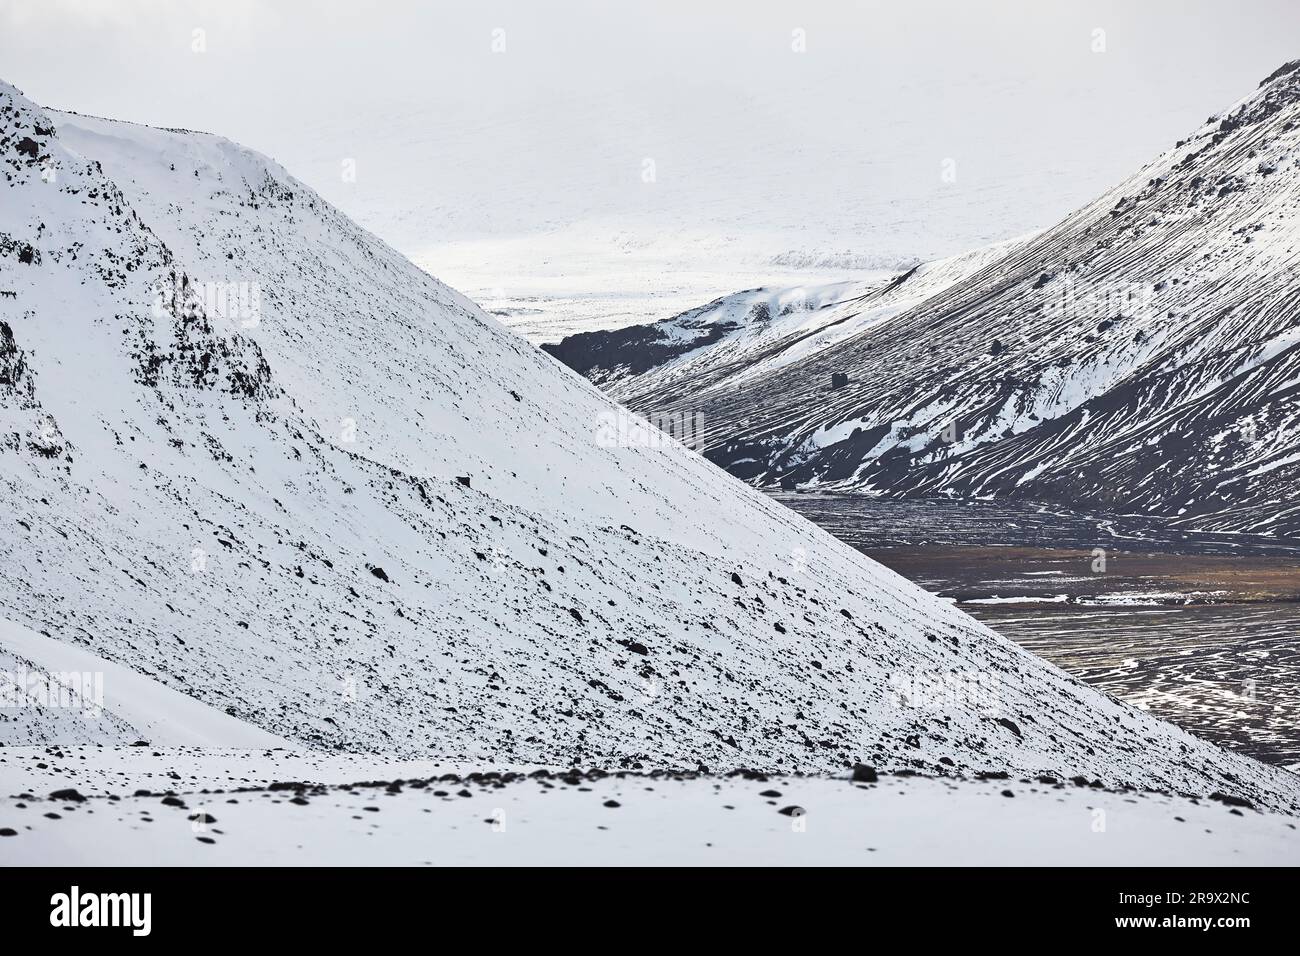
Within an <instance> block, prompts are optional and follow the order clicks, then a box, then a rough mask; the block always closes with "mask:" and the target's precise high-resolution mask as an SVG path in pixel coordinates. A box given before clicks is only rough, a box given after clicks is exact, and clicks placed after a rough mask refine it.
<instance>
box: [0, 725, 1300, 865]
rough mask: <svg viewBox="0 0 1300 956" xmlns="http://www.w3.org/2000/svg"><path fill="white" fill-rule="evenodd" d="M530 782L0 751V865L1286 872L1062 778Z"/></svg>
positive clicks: (410, 765)
mask: <svg viewBox="0 0 1300 956" xmlns="http://www.w3.org/2000/svg"><path fill="white" fill-rule="evenodd" d="M528 771H529V768H517V769H516V771H515V772H514V773H512V774H511V773H508V774H507V775H502V774H499V773H490V772H489V773H488V774H487V775H483V774H480V773H478V772H477V771H471V770H469V769H468V768H464V767H461V768H449V767H447V766H445V765H443V766H439V765H436V764H433V763H425V762H416V761H405V762H393V761H386V760H384V759H382V758H378V757H376V758H367V757H361V756H347V755H329V754H314V753H304V752H298V751H284V750H273V751H235V750H225V751H220V750H201V749H196V748H188V749H176V750H153V749H152V748H148V747H137V748H108V747H102V748H98V747H88V748H56V747H51V748H34V747H30V748H25V747H15V748H7V749H6V751H5V752H4V755H3V760H2V761H0V792H3V793H6V794H13V796H8V797H5V798H4V799H0V834H5V835H0V864H10V865H35V866H55V865H103V864H113V865H132V864H140V865H145V864H148V865H237V864H254V865H255V864H276V865H319V864H349V865H370V864H374V865H410V866H444V865H473V866H501V865H522V864H550V865H564V866H574V865H601V866H632V865H674V864H683V865H700V864H703V865H710V864H717V865H723V864H726V865H773V864H776V865H801V864H803V865H881V866H913V865H958V866H961V865H990V864H993V865H1153V864H1159V865H1174V866H1182V865H1207V866H1208V865H1295V864H1297V863H1300V831H1298V830H1297V829H1296V823H1297V819H1296V818H1292V817H1288V816H1283V815H1278V814H1272V813H1260V812H1257V811H1256V810H1254V809H1251V808H1249V807H1243V808H1237V807H1230V806H1227V805H1224V804H1222V803H1220V802H1217V801H1211V800H1205V799H1202V800H1193V799H1185V798H1180V797H1171V796H1165V795H1160V794H1154V793H1138V792H1110V791H1104V790H1100V789H1093V788H1090V787H1087V786H1078V785H1076V784H1073V783H1070V782H1068V781H1067V782H1064V783H1060V784H1058V783H1044V782H1040V781H1028V780H983V781H971V780H965V781H956V780H948V779H938V778H920V777H898V776H881V777H880V779H879V780H878V781H877V782H872V783H854V782H852V781H851V780H848V779H831V778H826V777H782V776H777V775H771V776H762V775H754V774H751V775H740V774H737V775H732V776H704V775H696V774H673V773H666V774H618V775H606V774H603V773H587V774H579V773H578V772H576V771H563V770H561V771H555V772H550V771H538V772H532V773H530V775H525V773H526V772H528ZM471 773H474V774H475V776H470V775H469V774H471ZM277 779H278V780H282V781H283V780H294V781H304V782H303V783H297V784H285V783H280V784H278V785H276V786H271V782H272V781H274V780H277ZM350 780H365V781H367V782H365V783H348V782H347V781H350ZM308 781H309V782H308ZM68 789H72V790H75V791H76V792H75V793H67V792H63V793H59V794H58V795H57V796H56V795H55V793H57V792H58V791H66V790H68Z"/></svg>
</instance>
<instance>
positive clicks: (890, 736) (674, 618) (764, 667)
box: [0, 86, 1296, 807]
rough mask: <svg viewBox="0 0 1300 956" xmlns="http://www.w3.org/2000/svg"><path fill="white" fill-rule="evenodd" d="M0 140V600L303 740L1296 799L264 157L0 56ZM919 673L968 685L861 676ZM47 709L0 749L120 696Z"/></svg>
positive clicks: (106, 727) (13, 725) (1291, 785)
mask: <svg viewBox="0 0 1300 956" xmlns="http://www.w3.org/2000/svg"><path fill="white" fill-rule="evenodd" d="M0 170H3V176H4V182H3V184H0V194H2V195H3V202H2V203H0V292H2V293H3V295H0V317H2V320H3V322H4V325H3V327H0V334H2V335H3V342H0V418H2V420H3V425H2V429H0V430H2V433H3V434H4V435H5V436H6V438H5V440H4V442H3V446H2V448H3V450H0V494H2V495H3V501H4V519H3V521H0V548H2V549H3V550H2V551H0V576H2V578H3V581H4V585H5V586H4V588H3V590H2V591H0V610H2V611H3V614H4V616H5V617H7V618H8V619H9V620H11V621H12V622H14V625H15V626H21V627H27V628H29V629H30V630H31V631H34V632H37V633H38V634H40V635H44V636H46V637H50V638H54V639H57V640H59V641H63V642H66V643H69V644H74V645H77V646H80V647H82V648H84V649H86V650H87V651H88V652H91V653H93V654H94V655H96V656H97V657H99V658H102V659H104V660H105V661H108V662H111V663H114V664H118V665H121V666H123V667H126V668H129V669H130V670H132V671H134V672H136V673H137V674H139V675H141V676H142V677H143V678H148V679H150V680H152V681H155V682H157V683H158V684H161V685H164V686H165V687H166V688H170V689H171V690H173V691H178V692H180V693H183V694H185V695H188V696H190V697H193V698H197V700H198V701H201V702H202V703H204V704H206V705H209V706H210V707H212V708H215V709H217V710H219V711H224V712H225V713H227V714H228V715H230V716H233V717H236V718H238V719H240V720H242V721H244V722H246V723H249V724H253V725H256V726H257V727H260V728H262V729H263V730H264V731H267V732H269V733H272V734H275V735H277V736H278V737H281V738H283V739H286V740H289V741H293V742H296V743H298V744H303V745H310V746H316V747H322V748H354V749H370V750H381V751H385V752H389V753H394V754H406V755H417V754H423V755H426V756H429V755H434V756H438V757H441V758H444V759H451V760H455V759H472V760H480V761H485V762H495V763H498V764H507V763H519V762H532V763H548V764H552V765H554V764H565V765H568V764H580V765H584V766H587V765H593V764H594V765H598V766H603V767H632V768H635V767H638V766H644V767H646V768H647V769H649V768H652V767H662V766H676V767H685V768H688V769H695V768H696V767H697V766H700V765H703V766H707V767H710V768H714V769H717V768H724V769H725V768H730V767H735V766H742V765H743V766H750V767H759V768H766V769H777V768H779V769H781V770H783V771H786V772H793V771H830V770H835V769H838V768H843V767H846V766H849V765H851V764H852V763H853V762H854V761H857V760H863V761H870V762H872V763H874V764H875V765H876V766H879V767H881V768H883V769H903V768H915V769H918V770H923V771H926V772H932V773H953V774H959V773H960V774H972V773H975V772H978V771H982V770H996V771H1002V770H1009V771H1011V772H1018V773H1019V772H1025V773H1037V772H1049V773H1055V774H1058V775H1063V776H1070V775H1073V774H1077V773H1082V774H1087V775H1088V776H1090V777H1096V778H1099V779H1101V780H1103V781H1104V782H1105V783H1107V784H1120V783H1126V784H1130V785H1133V786H1138V787H1142V786H1151V787H1159V788H1161V789H1168V790H1172V791H1177V792H1187V793H1202V794H1205V793H1211V792H1214V791H1223V792H1229V793H1235V794H1240V795H1242V796H1245V797H1247V798H1249V799H1251V800H1252V801H1253V802H1255V803H1256V804H1257V805H1262V806H1275V807H1294V806H1295V805H1296V778H1295V777H1294V776H1293V775H1291V774H1289V773H1287V772H1286V771H1282V770H1279V769H1274V768H1268V767H1264V766H1262V765H1260V764H1257V763H1255V762H1253V761H1251V760H1249V759H1246V758H1242V757H1239V756H1236V755H1232V754H1228V753H1225V752H1223V751H1221V750H1219V749H1217V748H1214V747H1211V746H1208V745H1206V744H1204V743H1203V742H1200V741H1198V740H1196V739H1195V738H1193V737H1191V736H1190V735H1188V734H1186V733H1183V732H1181V731H1179V730H1177V729H1175V728H1173V727H1171V726H1169V725H1166V724H1163V723H1161V722H1159V721H1156V720H1154V719H1152V718H1150V717H1148V716H1146V715H1144V714H1142V713H1140V712H1138V711H1135V710H1133V709H1131V708H1129V707H1126V706H1123V705H1121V704H1119V703H1118V702H1116V701H1114V700H1112V699H1109V698H1106V697H1103V696H1101V695H1099V694H1097V693H1095V692H1093V691H1091V690H1089V689H1088V688H1086V687H1084V686H1083V685H1081V684H1080V683H1079V682H1077V681H1074V680H1072V679H1070V678H1068V677H1067V676H1065V675H1064V674H1062V673H1061V672H1060V671H1058V670H1056V669H1055V668H1053V667H1051V666H1049V665H1047V664H1046V663H1044V662H1042V661H1040V660H1038V659H1037V658H1034V657H1032V656H1030V655H1028V654H1026V653H1024V652H1023V651H1021V650H1019V649H1018V648H1016V647H1015V646H1014V645H1012V644H1011V643H1010V642H1008V641H1005V640H1003V639H1001V638H999V637H998V636H997V635H995V634H993V633H991V632H990V631H989V630H987V629H986V628H984V627H983V626H981V625H979V624H978V623H976V622H975V621H973V620H972V619H970V618H969V617H967V616H965V615H964V614H962V613H961V612H959V611H957V610H955V609H954V608H952V607H949V606H947V605H946V604H944V603H942V602H940V601H938V600H936V599H935V598H933V597H931V596H930V595H928V594H926V593H925V592H924V591H922V590H920V589H919V588H917V587H914V586H913V585H911V584H909V583H908V582H906V581H905V580H903V579H902V578H900V577H898V576H897V575H895V574H893V573H891V572H889V571H887V570H885V569H883V568H881V567H880V566H878V565H876V564H874V563H872V562H871V561H869V560H867V559H866V558H864V557H863V556H862V555H860V554H858V553H857V552H855V551H853V550H852V549H851V548H848V547H846V546H844V545H842V544H841V543H839V542H838V541H836V540H835V539H833V538H831V537H830V536H828V535H826V534H824V533H822V532H820V531H818V530H817V529H816V528H814V527H813V526H812V525H810V524H808V523H807V522H805V521H803V520H802V519H800V518H798V517H797V516H795V515H794V514H792V513H791V512H789V511H788V510H786V509H784V508H783V507H781V506H780V505H777V504H775V503H772V502H769V501H768V500H766V499H765V498H764V497H763V496H762V495H761V494H759V493H758V492H756V491H754V490H752V489H750V488H748V487H747V486H745V485H744V484H742V483H741V482H739V481H737V480H735V479H733V478H731V477H728V476H727V475H725V474H724V473H722V472H721V471H720V470H718V469H716V468H714V467H713V466H712V465H711V464H709V463H708V462H707V461H705V460H704V459H702V458H700V457H698V456H696V455H695V454H693V453H692V452H690V451H688V450H687V449H685V448H684V447H682V446H680V445H677V444H674V443H667V442H660V441H657V440H654V439H653V438H652V437H650V436H649V435H647V434H646V433H644V432H642V433H637V432H636V431H635V430H633V431H632V432H631V433H629V432H628V431H627V430H625V429H621V428H611V427H610V422H611V420H613V419H616V418H617V416H618V415H619V414H620V413H619V410H618V408H617V406H615V405H614V404H613V403H612V402H611V401H610V400H609V399H608V398H607V397H605V396H603V395H602V394H601V393H600V392H598V391H597V390H596V389H595V388H594V387H592V386H591V385H590V384H589V383H588V382H586V381H584V380H583V379H582V378H581V377H579V376H577V375H576V374H574V373H572V372H570V371H569V370H567V369H565V368H563V367H562V366H561V365H559V364H558V363H556V362H555V361H553V360H552V359H551V358H550V357H548V356H546V355H544V354H543V353H541V352H540V351H538V350H536V349H534V348H532V347H531V346H529V345H528V344H527V343H526V342H524V341H523V340H522V339H519V338H518V337H516V336H515V335H513V334H512V333H510V332H509V331H508V330H506V329H505V328H503V327H502V326H501V325H500V324H498V323H497V322H495V321H493V320H492V319H491V318H489V317H487V316H485V315H484V314H483V313H482V312H481V310H479V309H478V308H477V307H476V306H475V305H474V304H473V303H471V302H469V301H468V300H466V299H465V298H463V297H462V296H460V295H458V294H457V293H455V292H454V291H452V290H450V289H448V288H447V287H446V286H444V285H443V284H441V283H439V282H438V281H437V280H435V279H433V278H431V277H430V276H428V275H427V274H425V273H423V272H422V271H420V270H418V269H416V268H415V267H414V266H412V265H411V264H410V263H409V262H407V261H406V260H405V259H403V258H402V257H401V256H400V255H398V254H397V253H395V252H394V251H393V250H391V249H390V248H388V247H387V246H386V245H384V244H383V243H382V242H380V241H378V240H377V239H375V238H374V237H373V236H370V235H369V234H367V233H365V232H364V231H362V230H361V229H360V228H358V227H357V226H356V225H354V224H353V223H352V222H350V221H349V220H348V219H346V218H345V217H344V216H342V215H341V214H340V213H338V212H337V211H336V210H334V209H333V208H331V207H330V206H328V205H327V204H325V203H324V202H323V201H322V200H321V199H320V198H319V197H318V196H316V195H315V194H314V193H313V192H312V191H311V190H309V189H307V188H306V187H304V186H303V185H302V184H301V183H299V182H297V181H296V180H294V179H293V178H292V177H290V176H289V175H288V174H287V173H286V172H285V171H284V170H283V169H281V168H280V167H278V166H277V165H276V164H275V163H273V162H271V161H269V160H267V159H265V158H263V157H260V156H258V155H256V154H254V153H252V152H250V151H248V150H245V149H242V148H240V147H238V146H236V145H234V144H232V143H230V142H228V141H226V140H223V139H220V138H218V137H214V136H209V135H204V134H197V133H190V132H184V131H166V130H155V129H148V128H144V127H140V126H135V125H130V124H126V123H116V122H109V121H105V120H98V119H87V118H84V117H79V116H71V115H63V114H57V113H50V112H45V111H42V110H41V109H39V108H38V107H36V106H34V105H33V104H31V103H30V102H29V101H27V100H26V99H25V98H24V97H23V96H21V95H20V94H19V93H18V92H17V91H15V90H14V89H13V88H11V87H7V86H6V87H2V88H0ZM218 287H219V291H220V292H221V293H222V295H223V296H224V297H225V298H224V301H223V300H222V298H221V296H218V295H216V294H215V293H214V291H213V290H214V288H218ZM611 434H612V436H613V437H612V438H611ZM462 477H463V478H464V479H465V481H461V480H460V478H462ZM29 644H30V647H36V645H35V644H31V643H30V642H29ZM0 650H3V651H4V653H5V654H6V657H5V660H7V661H9V662H10V663H9V664H8V665H7V666H9V667H14V666H19V665H22V664H24V660H25V658H24V652H23V650H22V649H21V648H16V647H9V648H5V647H4V645H3V643H2V642H0ZM33 653H35V651H33ZM27 663H29V664H31V665H33V666H43V665H42V664H41V662H40V661H28V662H27ZM953 677H956V678H958V680H957V682H956V683H957V686H958V687H959V688H966V689H967V690H961V691H960V692H957V693H951V692H944V693H940V694H937V695H936V694H932V693H928V692H926V693H921V694H917V695H913V696H912V697H910V698H909V699H910V700H912V701H913V702H914V703H917V705H918V706H915V707H904V706H899V705H898V702H897V696H898V695H897V694H896V693H895V691H896V690H897V689H898V687H900V686H904V687H908V688H912V689H915V687H916V686H917V685H918V684H919V685H921V686H924V687H932V686H934V685H935V682H936V681H942V680H946V679H949V678H953ZM971 687H975V688H977V689H978V690H977V692H968V690H969V688H971ZM112 697H113V695H112V693H110V692H107V691H106V693H105V698H106V700H108V701H111V700H112ZM150 699H151V700H156V701H159V702H162V703H160V705H159V706H165V701H166V700H167V696H166V695H165V694H162V693H156V694H153V695H151V698H150ZM109 709H110V710H111V705H109ZM46 710H48V707H46V708H45V709H42V708H41V707H39V706H36V707H31V706H28V707H23V708H19V709H15V708H9V709H7V710H4V711H3V712H2V713H0V716H3V718H4V721H3V723H0V741H3V742H4V743H7V744H15V743H24V742H41V741H49V740H51V739H65V740H70V741H72V742H88V743H115V744H126V743H131V742H132V741H133V740H134V739H135V737H136V736H137V735H141V736H143V735H144V733H143V730H142V728H140V727H138V726H135V725H134V724H133V723H132V717H131V715H130V714H129V713H121V714H116V715H115V716H116V718H117V720H116V721H104V720H101V721H99V722H93V721H89V720H75V719H73V720H69V719H64V718H62V717H61V718H58V719H56V718H53V717H51V716H50V715H49V714H47V713H45V711H46ZM191 717H193V715H191ZM151 719H152V718H151ZM187 719H189V718H187ZM51 728H53V729H51ZM52 734H53V735H57V736H51V735H52Z"/></svg>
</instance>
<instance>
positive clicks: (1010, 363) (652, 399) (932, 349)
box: [557, 61, 1300, 534]
mask: <svg viewBox="0 0 1300 956" xmlns="http://www.w3.org/2000/svg"><path fill="white" fill-rule="evenodd" d="M1298 63H1300V61H1297V63H1291V64H1288V65H1286V66H1284V67H1283V68H1281V69H1279V70H1278V71H1276V72H1275V73H1274V74H1273V75H1272V76H1270V77H1269V78H1268V79H1267V80H1265V81H1264V82H1263V83H1262V84H1261V86H1260V88H1259V89H1258V90H1257V91H1255V92H1254V93H1252V94H1251V95H1250V96H1249V97H1247V98H1246V99H1245V100H1243V101H1242V102H1241V103H1239V104H1237V105H1236V106H1234V107H1233V108H1232V109H1230V110H1228V111H1227V112H1226V113H1225V114H1224V115H1222V116H1221V117H1214V118H1212V119H1211V120H1210V121H1209V122H1207V123H1206V125H1205V126H1203V127H1201V129H1199V130H1197V131H1196V132H1195V133H1194V134H1193V135H1192V136H1190V137H1189V138H1188V139H1186V140H1184V141H1182V142H1180V143H1179V144H1178V145H1177V146H1175V147H1174V148H1173V149H1171V150H1170V151H1169V152H1167V153H1165V154H1164V155H1162V156H1161V157H1159V158H1158V159H1157V160H1155V161H1154V162H1153V163H1151V164H1150V165H1148V166H1147V167H1146V168H1144V169H1143V170H1142V171H1141V172H1139V173H1138V174H1136V175H1135V176H1133V177H1132V178H1131V179H1129V180H1127V181H1126V182H1124V183H1122V184H1120V185H1119V186H1117V187H1115V188H1114V189H1113V190H1111V191H1110V192H1109V193H1107V194H1105V195H1104V196H1102V197H1101V198H1099V199H1098V200H1096V201H1095V202H1093V203H1092V204H1091V205H1089V206H1087V207H1085V208H1084V209H1082V210H1080V211H1078V212H1077V213H1075V214H1073V215H1071V216H1070V217H1068V218H1067V219H1065V220H1064V221H1063V222H1061V223H1060V224H1059V225H1057V226H1055V227H1054V228H1052V229H1049V230H1047V231H1046V232H1044V233H1041V234H1039V235H1037V236H1036V237H1032V238H1030V239H1028V240H1027V241H1024V242H1022V243H1018V244H1014V245H1013V246H1012V247H1010V249H1009V250H1007V251H1006V254H1005V255H1002V256H998V257H993V259H992V261H989V262H986V263H981V264H980V265H979V268H978V269H976V270H975V271H974V273H973V274H970V275H966V276H958V277H956V278H955V279H954V280H953V281H951V282H947V283H940V284H936V283H933V282H931V284H930V287H929V288H928V289H924V290H922V291H923V292H924V295H923V296H922V298H921V300H920V301H919V302H918V301H910V302H909V301H905V300H901V299H900V296H901V295H902V294H903V292H904V291H905V290H907V289H908V287H909V286H913V287H915V286H916V285H917V283H923V282H924V281H925V279H926V269H925V268H923V269H921V270H918V273H917V274H916V275H912V276H909V277H900V279H899V280H898V284H897V285H896V286H895V287H894V288H892V289H888V288H886V289H875V290H868V291H867V293H866V294H865V295H864V296H863V297H861V298H859V299H854V298H852V297H847V296H846V297H841V301H839V302H837V303H833V304H831V305H830V306H829V307H827V308H828V309H829V312H830V314H829V315H827V316H825V317H823V318H819V319H818V320H817V323H816V325H817V327H818V328H827V327H830V326H831V325H833V324H834V323H835V322H839V323H842V324H841V325H840V328H845V327H851V328H852V329H853V333H852V334H851V335H849V336H847V337H842V336H835V335H831V336H823V339H822V340H821V341H817V340H815V339H814V340H812V342H811V346H810V342H809V341H807V339H808V335H807V326H808V323H805V325H804V326H803V327H801V328H799V329H794V330H791V331H790V334H786V335H777V336H771V337H769V338H767V339H766V340H764V346H763V348H761V349H758V348H753V349H750V348H743V347H738V343H740V340H738V339H736V338H735V337H734V336H733V337H730V338H727V339H725V340H723V341H722V342H720V343H719V344H718V345H715V346H713V347H712V348H711V349H709V348H706V349H703V350H697V351H695V352H694V353H692V354H690V355H689V356H688V357H686V358H684V359H678V360H676V361H672V362H667V363H664V364H660V365H658V366H657V367H656V368H654V369H652V370H649V371H647V372H646V373H644V374H642V375H640V376H636V377H632V378H629V377H628V376H627V374H626V368H627V366H628V362H627V359H626V358H625V357H624V358H620V359H619V362H618V366H617V368H612V367H602V368H595V369H588V370H587V374H589V375H590V376H591V378H592V379H593V380H594V381H597V382H601V383H602V384H604V385H606V387H608V389H609V391H610V392H611V394H613V395H615V396H616V397H618V398H619V399H620V400H623V401H624V402H626V403H627V404H629V405H630V407H632V408H633V409H634V410H637V411H641V412H644V413H646V414H648V415H653V416H665V415H674V414H679V415H680V414H686V413H689V414H691V415H693V416H697V419H696V420H699V421H702V425H701V426H700V427H699V428H698V429H697V431H696V434H695V440H694V443H693V444H694V446H695V447H697V448H699V449H700V450H702V451H703V452H704V453H705V454H706V456H707V457H708V458H710V459H711V460H712V461H715V462H717V463H718V464H720V465H722V466H723V467H725V468H727V469H728V470H730V471H731V472H732V473H733V474H735V475H737V476H739V477H742V478H744V479H745V480H747V481H750V482H753V483H755V484H758V485H762V486H767V487H777V486H781V487H785V488H794V487H800V486H817V487H822V488H828V487H829V488H836V489H842V490H860V491H865V492H870V493H874V494H883V495H887V496H926V497H934V496H957V497H976V496H979V497H984V496H994V497H1004V498H1009V499H1026V500H1041V501H1053V502H1060V503H1068V504H1070V505H1073V506H1075V507H1078V508H1084V509H1092V510H1104V509H1117V510H1122V511H1125V512H1132V513H1145V514H1149V515H1155V516H1161V517H1163V518H1166V519H1169V520H1171V521H1173V522H1175V523H1177V524H1179V525H1183V526H1187V527H1198V528H1204V529H1216V530H1233V531H1254V532H1261V533H1267V534H1292V533H1295V532H1297V531H1300V272H1298V271H1297V267H1298V266H1300V66H1298V65H1297V64H1298ZM727 301H728V300H722V302H724V303H726V302H727ZM900 302H901V304H902V308H898V309H895V310H894V311H891V310H890V308H888V307H889V306H891V305H897V304H899V303H900ZM710 308H712V309H713V312H714V314H715V315H716V316H720V319H719V321H723V322H726V323H730V322H732V321H733V318H732V316H733V314H734V308H730V309H724V308H722V307H719V306H716V305H715V306H712V307H710ZM691 315H692V316H693V318H692V320H691V325H692V326H693V327H695V328H696V329H697V330H698V329H700V328H706V327H707V326H708V323H709V315H708V314H707V313H705V314H701V313H699V312H698V310H697V312H696V313H691ZM680 324H681V322H680V320H670V321H668V322H666V323H661V325H662V326H663V328H664V330H665V334H668V332H670V331H673V330H676V329H677V327H678V326H679V325H680ZM625 334H626V333H625ZM639 334H640V335H642V336H646V335H648V334H649V333H647V332H645V331H642V332H641V333H639ZM741 344H743V343H741ZM557 354H560V355H564V354H566V353H565V347H564V345H563V343H562V345H561V347H560V349H559V350H558V351H557ZM618 369H623V371H621V372H618ZM616 372H617V374H615V373H616ZM839 375H846V376H847V381H845V380H844V379H838V378H835V379H834V380H833V377H835V376H839ZM611 380H612V384H611ZM841 382H842V383H843V384H842V385H840V384H839V383H841ZM836 385H839V387H835V386H836Z"/></svg>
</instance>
